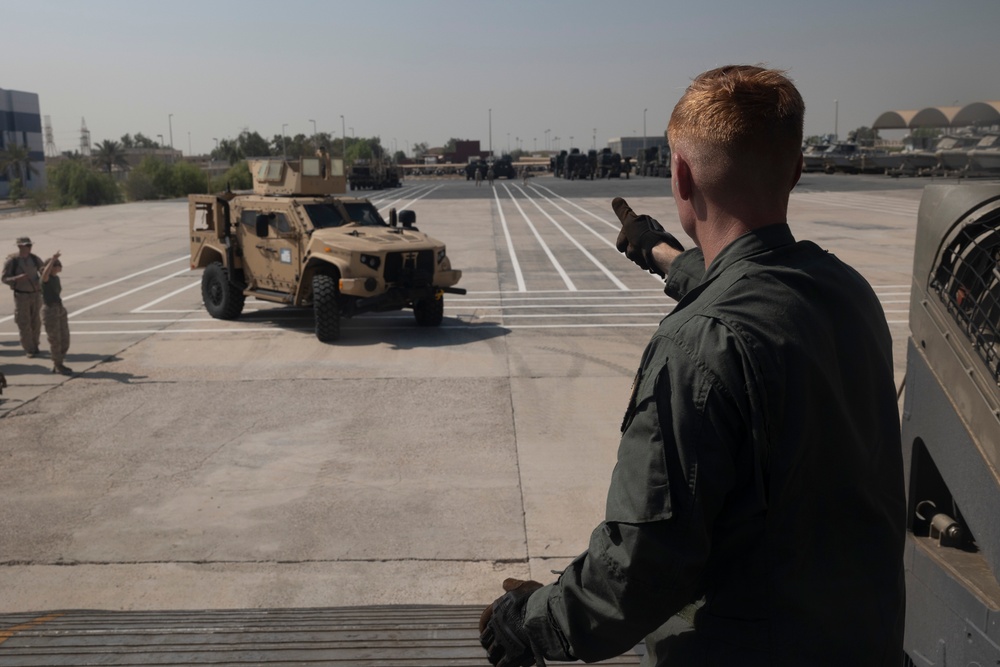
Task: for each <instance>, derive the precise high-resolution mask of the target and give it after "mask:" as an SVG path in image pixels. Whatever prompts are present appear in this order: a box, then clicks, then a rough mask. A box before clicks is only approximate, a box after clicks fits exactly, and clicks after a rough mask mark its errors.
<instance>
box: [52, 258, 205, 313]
mask: <svg viewBox="0 0 1000 667" xmlns="http://www.w3.org/2000/svg"><path fill="white" fill-rule="evenodd" d="M188 271H190V269H181V270H180V271H177V272H176V273H171V274H170V275H169V276H164V277H163V278H158V279H156V280H154V281H153V282H150V283H146V284H145V285H139V286H138V287H135V288H133V289H130V290H128V291H127V292H122V293H121V294H118V295H115V296H113V297H111V298H109V299H105V300H104V301H98V302H97V303H95V304H92V305H89V306H86V307H85V308H81V309H80V310H75V311H73V312H72V313H70V314H69V315H67V317H76V316H77V315H79V314H80V313H85V312H87V311H88V310H93V309H94V308H97V307H99V306H103V305H104V304H106V303H111V302H112V301H117V300H118V299H121V298H123V297H126V296H128V295H129V294H134V293H136V292H139V291H142V290H144V289H146V288H148V287H152V286H153V285H158V284H159V283H162V282H164V281H167V280H170V279H171V278H176V277H177V276H179V275H181V274H184V273H187V272H188Z"/></svg>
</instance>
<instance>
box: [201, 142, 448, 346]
mask: <svg viewBox="0 0 1000 667" xmlns="http://www.w3.org/2000/svg"><path fill="white" fill-rule="evenodd" d="M250 172H251V175H252V176H253V181H254V192H253V194H236V193H233V192H225V193H220V194H215V195H190V196H189V197H188V219H189V228H190V230H189V231H190V238H191V268H192V269H197V268H201V269H204V272H203V274H202V281H201V293H202V299H203V300H204V302H205V308H206V310H208V313H209V314H210V315H211V316H212V317H215V318H219V319H224V320H232V319H236V318H238V317H239V316H240V314H241V313H242V312H243V304H244V300H245V299H246V297H248V296H252V297H255V298H257V299H260V300H263V301H271V302H274V303H281V304H285V305H289V306H311V307H312V309H313V312H314V315H315V328H316V337H317V338H318V339H319V340H321V341H323V342H333V341H336V340H338V339H339V338H340V320H341V318H342V317H353V316H355V315H360V314H362V313H366V312H373V311H392V310H402V309H404V308H411V309H413V314H414V317H415V319H416V323H417V324H418V325H420V326H431V327H433V326H438V325H440V324H441V322H442V319H443V315H444V294H446V293H450V294H465V290H464V289H461V288H456V287H454V285H455V284H456V283H458V281H459V279H460V278H461V276H462V272H461V271H459V270H456V269H453V268H452V266H451V260H450V259H449V257H448V254H447V252H446V250H445V245H444V243H442V242H440V241H437V240H435V239H433V238H431V237H430V236H428V235H427V234H425V233H423V232H421V231H419V230H418V229H417V227H416V226H415V224H414V223H415V222H416V214H415V213H414V212H413V211H410V210H402V211H399V213H398V215H397V213H396V210H395V209H392V210H390V211H389V220H388V222H386V221H385V220H384V219H383V218H382V216H381V215H380V214H379V212H378V209H376V208H375V206H373V205H372V203H371V202H369V201H368V200H367V199H357V198H353V197H351V198H347V197H342V196H335V195H338V194H340V193H343V192H344V190H345V185H346V179H345V177H344V169H343V162H342V161H341V160H331V159H330V157H329V156H327V155H321V156H319V157H314V158H302V159H300V160H284V159H280V158H273V159H264V160H258V161H252V162H251V163H250Z"/></svg>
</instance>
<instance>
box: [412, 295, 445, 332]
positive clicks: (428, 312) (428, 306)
mask: <svg viewBox="0 0 1000 667" xmlns="http://www.w3.org/2000/svg"><path fill="white" fill-rule="evenodd" d="M413 317H414V319H416V320H417V325H418V326H421V327H436V326H440V325H441V320H443V319H444V295H437V296H432V297H430V298H428V299H418V300H417V301H414V302H413Z"/></svg>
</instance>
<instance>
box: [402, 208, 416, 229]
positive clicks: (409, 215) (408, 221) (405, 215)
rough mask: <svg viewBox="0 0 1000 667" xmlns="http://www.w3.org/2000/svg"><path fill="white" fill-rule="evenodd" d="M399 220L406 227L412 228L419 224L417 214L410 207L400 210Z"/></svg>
mask: <svg viewBox="0 0 1000 667" xmlns="http://www.w3.org/2000/svg"><path fill="white" fill-rule="evenodd" d="M399 222H400V224H401V225H403V227H404V228H405V229H410V228H411V227H413V225H415V224H417V214H416V213H415V212H413V211H411V210H410V209H408V208H404V209H403V210H402V211H400V212H399Z"/></svg>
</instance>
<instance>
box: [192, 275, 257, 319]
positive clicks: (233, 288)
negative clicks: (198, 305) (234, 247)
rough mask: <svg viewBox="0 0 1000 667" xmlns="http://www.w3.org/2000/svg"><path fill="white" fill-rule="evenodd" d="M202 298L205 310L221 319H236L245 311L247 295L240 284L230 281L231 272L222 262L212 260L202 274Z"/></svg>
mask: <svg viewBox="0 0 1000 667" xmlns="http://www.w3.org/2000/svg"><path fill="white" fill-rule="evenodd" d="M201 298H202V300H203V301H204V302H205V310H207V311H208V314H209V315H211V316H212V317H214V318H216V319H219V320H235V319H236V318H237V317H239V316H240V313H242V312H243V302H244V301H245V300H246V297H245V296H244V295H243V290H242V289H241V288H240V286H239V285H234V284H233V283H231V282H230V281H229V272H228V271H227V270H226V269H225V267H223V266H222V262H212V263H211V264H209V265H208V266H206V267H205V272H204V273H203V274H202V275H201Z"/></svg>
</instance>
